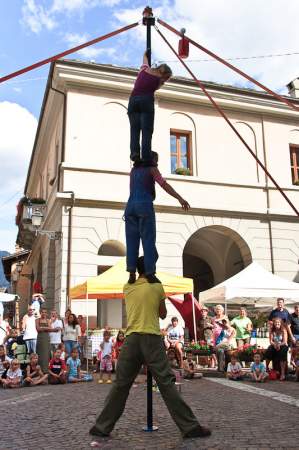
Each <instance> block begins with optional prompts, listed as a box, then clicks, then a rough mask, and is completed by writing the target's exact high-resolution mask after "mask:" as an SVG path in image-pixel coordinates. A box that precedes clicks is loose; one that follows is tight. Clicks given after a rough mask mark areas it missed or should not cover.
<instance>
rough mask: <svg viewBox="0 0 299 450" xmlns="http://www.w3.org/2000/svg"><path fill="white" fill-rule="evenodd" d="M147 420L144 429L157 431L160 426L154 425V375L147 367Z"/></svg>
mask: <svg viewBox="0 0 299 450" xmlns="http://www.w3.org/2000/svg"><path fill="white" fill-rule="evenodd" d="M146 389H147V421H146V426H145V427H143V428H142V429H143V431H149V432H151V431H157V430H158V427H156V426H154V425H153V376H152V373H151V371H150V370H149V368H147V384H146Z"/></svg>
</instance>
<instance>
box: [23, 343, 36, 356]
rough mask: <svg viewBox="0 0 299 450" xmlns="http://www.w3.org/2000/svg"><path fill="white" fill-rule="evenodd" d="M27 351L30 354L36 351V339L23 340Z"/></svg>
mask: <svg viewBox="0 0 299 450" xmlns="http://www.w3.org/2000/svg"><path fill="white" fill-rule="evenodd" d="M25 343H26V347H27V353H28V354H29V355H30V354H31V353H36V339H26V340H25Z"/></svg>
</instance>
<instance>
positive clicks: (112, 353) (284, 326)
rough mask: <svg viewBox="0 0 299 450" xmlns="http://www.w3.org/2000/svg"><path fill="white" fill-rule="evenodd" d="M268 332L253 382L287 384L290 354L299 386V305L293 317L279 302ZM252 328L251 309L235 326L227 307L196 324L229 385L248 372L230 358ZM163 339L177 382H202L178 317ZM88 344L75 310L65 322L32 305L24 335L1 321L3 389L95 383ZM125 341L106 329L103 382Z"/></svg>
mask: <svg viewBox="0 0 299 450" xmlns="http://www.w3.org/2000/svg"><path fill="white" fill-rule="evenodd" d="M268 327H269V346H268V348H267V349H266V351H265V352H264V354H262V355H261V354H259V353H256V354H254V357H253V363H252V364H251V367H250V377H251V378H252V380H253V381H256V382H264V381H265V380H266V379H267V378H268V377H269V378H270V376H271V372H272V371H273V369H274V370H276V371H277V372H279V378H280V380H281V381H283V380H285V379H286V375H287V371H288V363H287V361H288V354H289V350H290V354H291V358H290V363H291V366H292V368H293V369H294V371H295V376H296V380H297V381H299V306H298V305H296V306H295V308H294V312H293V313H292V314H290V313H289V311H288V310H287V309H286V308H285V306H284V301H283V299H278V300H277V307H276V308H275V309H273V310H272V311H271V314H270V315H269V318H268ZM252 329H253V325H252V321H251V320H250V318H249V317H248V316H247V311H246V308H243V307H242V308H240V313H239V315H237V316H236V317H234V318H233V319H232V320H231V321H230V320H229V318H228V317H227V315H226V314H225V312H224V308H223V306H222V305H217V306H216V307H215V308H214V315H213V316H211V315H210V313H209V309H208V308H206V307H203V308H202V314H201V318H200V319H199V320H198V322H197V336H198V341H199V342H201V343H205V344H206V346H207V347H208V348H209V349H210V352H209V353H210V358H209V363H210V367H217V368H218V370H219V371H222V372H224V371H226V376H227V378H229V379H230V380H234V381H235V380H242V379H243V378H244V373H245V372H244V367H243V365H242V362H241V361H239V360H238V358H237V356H236V355H235V354H231V357H230V361H229V362H228V361H227V354H228V352H229V351H230V350H232V349H233V343H234V341H236V344H237V349H238V350H241V351H242V349H244V348H246V346H248V345H250V343H251V332H252ZM161 335H162V339H163V341H164V345H165V351H166V352H167V355H168V360H169V363H170V366H171V367H172V369H173V370H174V371H175V374H176V375H177V377H181V376H182V374H183V377H184V378H186V379H193V378H199V377H201V376H202V375H201V373H200V371H199V369H198V367H197V364H196V363H195V361H194V358H193V354H192V351H191V350H187V351H185V342H184V340H185V331H184V329H183V327H182V326H181V325H179V320H178V318H177V317H173V318H172V320H171V324H170V325H169V326H168V327H167V328H166V329H163V330H161ZM85 340H86V324H85V321H84V319H83V317H82V316H78V318H77V317H76V315H75V314H74V313H72V311H71V310H70V309H68V310H66V313H65V316H64V318H63V319H60V318H59V317H58V314H57V312H56V311H55V310H52V311H51V312H50V315H49V314H48V311H47V309H45V307H44V305H43V303H42V304H39V308H38V310H36V309H35V308H34V304H33V303H32V304H31V305H30V306H29V308H28V312H27V314H26V315H25V316H24V317H23V319H22V325H21V333H20V334H19V333H18V330H17V329H16V328H14V327H11V326H10V325H9V323H8V321H6V320H4V319H2V317H1V316H0V384H2V386H3V387H10V388H15V387H19V386H21V385H24V386H36V385H39V384H45V383H50V384H64V383H67V382H69V383H77V382H80V381H90V380H92V375H89V374H84V373H83V372H82V371H81V362H82V351H83V346H84V343H85ZM124 342H125V334H124V332H123V331H122V330H119V332H118V334H117V336H116V338H114V337H113V336H111V333H110V331H109V328H108V327H107V328H106V329H105V331H104V333H103V341H102V343H101V344H100V348H99V349H98V352H97V355H96V360H95V370H94V372H99V380H98V383H100V384H102V383H105V382H106V383H108V384H109V383H111V382H112V380H111V374H112V371H113V370H115V368H116V365H117V359H118V358H119V355H120V352H121V348H122V345H123V344H124ZM20 346H21V347H22V346H23V347H24V346H26V347H25V348H26V350H25V353H27V355H28V356H29V362H27V364H26V366H24V367H21V366H20V361H19V358H18V356H17V353H16V349H17V348H18V347H20ZM244 346H245V347H244ZM263 360H265V363H264V362H263ZM271 362H272V369H270V363H271ZM105 374H106V376H105Z"/></svg>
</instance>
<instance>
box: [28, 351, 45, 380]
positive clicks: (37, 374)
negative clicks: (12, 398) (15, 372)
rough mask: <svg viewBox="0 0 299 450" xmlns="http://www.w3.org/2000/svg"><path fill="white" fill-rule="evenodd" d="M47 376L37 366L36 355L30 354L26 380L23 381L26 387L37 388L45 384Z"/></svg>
mask: <svg viewBox="0 0 299 450" xmlns="http://www.w3.org/2000/svg"><path fill="white" fill-rule="evenodd" d="M47 380H48V374H44V373H43V371H42V369H41V367H40V366H39V365H38V354H37V353H31V355H30V362H29V364H28V366H27V367H26V378H25V379H24V382H25V385H26V386H37V385H38V384H47Z"/></svg>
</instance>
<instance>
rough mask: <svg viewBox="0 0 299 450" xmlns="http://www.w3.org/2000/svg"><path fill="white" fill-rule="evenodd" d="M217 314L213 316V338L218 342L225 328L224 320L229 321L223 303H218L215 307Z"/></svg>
mask: <svg viewBox="0 0 299 450" xmlns="http://www.w3.org/2000/svg"><path fill="white" fill-rule="evenodd" d="M214 312H215V316H214V317H213V318H212V324H213V326H214V328H213V340H214V343H215V344H216V343H217V339H218V336H219V335H220V333H221V332H222V330H223V323H222V321H223V320H226V322H227V323H229V320H228V317H227V316H226V315H225V314H224V308H223V306H222V305H216V306H215V308H214Z"/></svg>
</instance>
